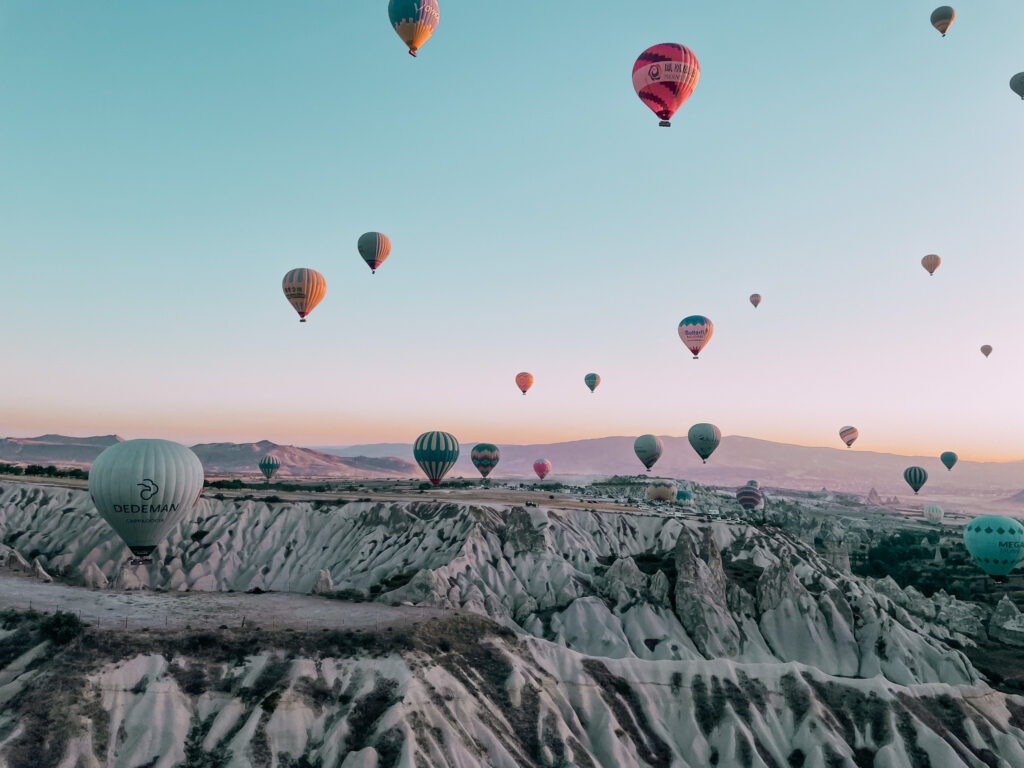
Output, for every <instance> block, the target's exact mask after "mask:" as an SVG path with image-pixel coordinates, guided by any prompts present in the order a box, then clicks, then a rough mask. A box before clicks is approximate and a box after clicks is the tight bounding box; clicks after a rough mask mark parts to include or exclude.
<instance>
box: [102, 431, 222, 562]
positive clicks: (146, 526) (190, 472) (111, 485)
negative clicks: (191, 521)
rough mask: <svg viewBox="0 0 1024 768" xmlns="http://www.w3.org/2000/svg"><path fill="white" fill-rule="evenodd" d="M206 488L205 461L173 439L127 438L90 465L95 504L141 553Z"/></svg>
mask: <svg viewBox="0 0 1024 768" xmlns="http://www.w3.org/2000/svg"><path fill="white" fill-rule="evenodd" d="M202 491H203V465H202V464H201V463H200V462H199V459H198V457H196V455H195V454H194V453H192V451H191V450H189V449H188V448H186V447H185V446H183V445H179V444H178V443H173V442H171V441H170V440H125V441H124V442H122V443H115V444H114V445H112V446H110V447H109V448H107V449H105V450H104V451H103V452H102V453H101V454H100V455H99V456H97V457H96V461H94V462H93V465H92V468H91V469H90V470H89V493H90V494H91V496H92V500H93V503H94V504H95V505H96V509H97V510H98V511H99V513H100V514H101V515H102V516H103V519H104V520H106V521H107V523H108V524H109V525H110V527H111V528H113V529H114V531H115V532H116V533H117V535H118V536H120V537H121V539H122V540H123V541H124V543H125V544H127V545H128V549H130V550H131V551H132V554H134V555H135V556H136V557H138V558H146V557H148V556H149V555H150V554H151V553H152V552H153V550H154V549H156V547H157V545H158V544H159V543H160V542H161V541H163V540H164V538H165V537H166V536H167V534H168V533H170V532H171V529H173V528H174V527H175V526H176V525H178V523H180V522H181V521H182V520H183V519H184V518H185V516H186V515H187V514H188V512H189V510H191V509H192V507H194V506H195V505H196V502H197V501H199V494H201V493H202Z"/></svg>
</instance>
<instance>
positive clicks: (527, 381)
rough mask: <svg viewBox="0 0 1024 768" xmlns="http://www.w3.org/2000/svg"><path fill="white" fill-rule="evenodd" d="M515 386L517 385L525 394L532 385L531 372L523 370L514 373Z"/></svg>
mask: <svg viewBox="0 0 1024 768" xmlns="http://www.w3.org/2000/svg"><path fill="white" fill-rule="evenodd" d="M516 386H517V387H519V389H520V390H521V391H522V393H523V394H524V395H525V394H526V390H528V389H529V388H530V387H532V386H533V374H532V373H527V372H526V371H523V372H521V373H517V374H516Z"/></svg>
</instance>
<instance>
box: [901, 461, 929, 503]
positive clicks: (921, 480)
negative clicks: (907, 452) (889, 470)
mask: <svg viewBox="0 0 1024 768" xmlns="http://www.w3.org/2000/svg"><path fill="white" fill-rule="evenodd" d="M903 479H904V480H906V481H907V485H909V486H910V487H911V488H913V489H914V495H915V496H917V492H918V491H920V490H921V486H922V485H924V484H925V483H926V482H927V481H928V473H927V472H925V471H924V470H923V469H921V467H907V468H906V469H905V470H903Z"/></svg>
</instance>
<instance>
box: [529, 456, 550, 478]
mask: <svg viewBox="0 0 1024 768" xmlns="http://www.w3.org/2000/svg"><path fill="white" fill-rule="evenodd" d="M533 471H534V472H536V473H537V477H539V478H540V479H541V480H543V479H544V478H545V477H547V476H548V473H549V472H550V471H551V462H550V461H548V460H547V459H537V460H536V461H535V462H533Z"/></svg>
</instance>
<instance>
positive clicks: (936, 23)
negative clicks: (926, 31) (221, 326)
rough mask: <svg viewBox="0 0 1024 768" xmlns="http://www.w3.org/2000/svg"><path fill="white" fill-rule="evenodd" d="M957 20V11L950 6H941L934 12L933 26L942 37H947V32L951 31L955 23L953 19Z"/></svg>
mask: <svg viewBox="0 0 1024 768" xmlns="http://www.w3.org/2000/svg"><path fill="white" fill-rule="evenodd" d="M955 18H956V11H954V10H953V9H952V8H950V7H949V6H948V5H940V6H939V7H938V8H936V9H935V10H934V11H932V26H933V27H935V28H936V29H937V30H939V32H941V33H942V36H943V37H945V36H946V30H947V29H949V27H950V25H952V23H953V19H955Z"/></svg>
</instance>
